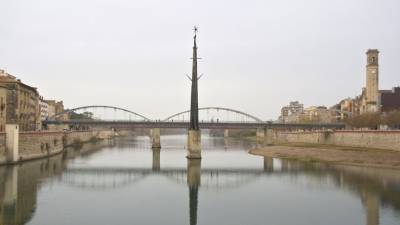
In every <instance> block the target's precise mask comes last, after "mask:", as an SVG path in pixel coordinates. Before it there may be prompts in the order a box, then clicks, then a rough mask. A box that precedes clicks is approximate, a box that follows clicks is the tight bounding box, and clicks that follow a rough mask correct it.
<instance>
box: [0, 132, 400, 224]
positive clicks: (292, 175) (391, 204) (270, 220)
mask: <svg viewBox="0 0 400 225" xmlns="http://www.w3.org/2000/svg"><path fill="white" fill-rule="evenodd" d="M161 140H162V146H163V148H162V149H161V150H152V149H151V146H150V142H149V138H147V137H132V138H123V139H118V140H114V141H103V142H98V143H95V144H94V143H92V144H86V145H84V146H82V147H80V148H76V149H69V150H68V151H66V152H65V153H64V154H61V155H57V156H54V157H51V158H49V159H44V160H36V161H31V162H26V163H23V164H21V165H17V166H8V167H0V210H1V211H0V225H3V224H6V225H9V224H10V225H11V224H29V225H63V224H65V225H71V224H74V225H78V224H81V225H90V224H95V225H119V224H121V225H125V224H126V225H128V224H171V225H183V224H185V225H188V224H190V225H192V224H199V225H205V224H218V225H224V224H226V225H236V224H237V225H243V224H248V225H252V224H260V225H261V224H271V225H289V224H294V225H312V224H316V225H359V224H360V225H361V224H362V225H377V224H388V225H389V224H390V225H391V224H393V225H398V224H400V177H399V176H400V175H399V172H398V171H394V170H382V169H371V168H363V167H348V166H334V165H325V164H320V163H302V162H298V161H295V160H280V159H271V158H264V157H260V156H254V155H249V154H248V153H247V151H248V149H250V148H252V147H255V143H252V142H250V141H244V140H235V139H223V138H213V137H203V143H202V147H203V149H202V156H203V158H202V160H201V161H199V160H191V161H188V160H187V159H186V158H185V155H186V150H185V149H184V147H185V141H186V139H185V136H183V135H182V136H180V135H174V136H162V139H161Z"/></svg>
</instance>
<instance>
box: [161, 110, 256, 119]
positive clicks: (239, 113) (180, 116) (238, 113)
mask: <svg viewBox="0 0 400 225" xmlns="http://www.w3.org/2000/svg"><path fill="white" fill-rule="evenodd" d="M209 110H216V111H217V112H219V111H223V112H226V113H234V114H236V115H234V116H236V119H238V116H241V117H242V121H252V122H263V120H262V119H260V118H258V117H256V116H253V115H250V114H248V113H245V112H242V111H239V110H236V109H230V108H224V107H202V108H199V113H201V112H207V114H208V112H209ZM189 113H190V110H186V111H183V112H179V113H176V114H173V115H171V116H169V117H167V118H166V119H164V120H163V121H164V122H167V121H172V122H173V121H186V120H185V117H184V115H185V114H189ZM228 116H229V115H228ZM175 118H176V119H175ZM186 118H187V119H188V118H189V116H187V117H186ZM234 118H235V117H234ZM216 119H217V120H216V121H219V120H218V119H219V118H216ZM246 119H250V120H246ZM207 121H213V119H211V120H207ZM221 121H226V120H221ZM228 121H229V119H228ZM234 121H236V120H234Z"/></svg>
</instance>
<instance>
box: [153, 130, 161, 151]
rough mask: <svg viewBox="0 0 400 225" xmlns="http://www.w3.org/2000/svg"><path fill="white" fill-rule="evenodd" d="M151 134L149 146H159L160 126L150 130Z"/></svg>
mask: <svg viewBox="0 0 400 225" xmlns="http://www.w3.org/2000/svg"><path fill="white" fill-rule="evenodd" d="M150 135H151V147H152V148H161V139H160V136H161V130H160V128H153V129H151V131H150Z"/></svg>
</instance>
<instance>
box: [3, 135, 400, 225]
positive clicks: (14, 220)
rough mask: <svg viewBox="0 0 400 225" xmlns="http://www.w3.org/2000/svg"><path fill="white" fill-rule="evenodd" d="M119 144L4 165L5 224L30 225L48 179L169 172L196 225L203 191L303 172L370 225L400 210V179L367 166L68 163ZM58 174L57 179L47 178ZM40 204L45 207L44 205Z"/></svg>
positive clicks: (102, 180) (118, 182)
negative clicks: (358, 210)
mask: <svg viewBox="0 0 400 225" xmlns="http://www.w3.org/2000/svg"><path fill="white" fill-rule="evenodd" d="M113 144H114V143H110V142H107V143H98V144H96V145H91V146H84V147H83V149H80V150H76V149H72V150H70V151H68V152H67V153H66V154H63V155H57V156H54V157H52V158H49V159H45V160H38V161H32V162H27V163H24V164H21V165H16V166H8V167H0V194H1V195H0V224H7V225H8V224H18V225H19V224H21V225H22V224H25V223H27V222H28V221H29V220H30V219H31V218H32V217H33V216H34V214H35V211H36V208H37V206H36V204H37V193H38V191H39V189H40V187H41V184H42V182H52V181H53V180H55V181H57V182H62V183H64V184H65V185H68V186H71V187H74V188H80V189H89V190H90V189H115V188H121V187H124V186H132V185H135V184H137V183H139V182H141V181H142V180H143V179H144V178H145V177H147V176H152V175H163V176H165V177H167V178H170V180H171V181H174V182H177V183H179V184H182V185H187V187H188V192H189V193H188V195H189V209H188V211H189V215H190V224H191V225H194V224H197V220H198V219H197V213H198V204H199V202H198V198H199V197H198V195H199V192H200V191H201V190H203V189H214V188H216V189H218V190H225V189H227V188H237V187H239V186H241V185H248V184H249V183H251V182H252V181H254V182H255V181H256V180H257V179H259V178H261V177H268V176H269V177H276V176H283V177H287V178H289V180H290V182H294V183H301V182H304V180H303V179H301V177H302V176H307V177H309V178H313V179H312V180H313V185H321V186H323V185H326V182H327V180H329V181H330V182H333V183H334V185H335V186H337V187H339V188H341V189H345V190H347V191H350V192H351V193H354V194H356V195H357V196H359V198H360V202H361V203H362V204H363V205H364V208H365V215H366V217H365V221H366V224H367V225H378V224H379V209H380V205H387V206H390V207H392V208H393V209H394V210H395V211H396V212H399V211H400V195H399V179H398V178H399V177H398V175H394V176H387V172H386V171H384V174H386V175H384V176H381V175H380V174H379V170H376V169H367V168H361V167H348V166H332V165H330V166H329V165H325V164H318V163H304V162H298V161H293V160H284V159H282V160H277V159H272V158H267V157H265V158H264V160H263V166H262V167H260V169H251V168H250V169H246V168H235V167H232V168H210V167H206V168H203V169H202V166H201V161H200V160H188V161H187V168H171V167H168V168H165V169H164V168H163V167H162V165H160V159H161V155H162V151H160V150H159V149H156V150H153V152H152V166H151V167H149V168H123V167H121V168H110V167H108V168H100V167H99V168H95V167H71V168H69V167H67V161H68V160H69V159H72V158H75V157H77V156H79V157H85V156H87V155H90V154H91V153H92V152H95V151H96V150H98V149H100V148H102V147H104V146H109V145H113ZM47 178H56V179H47ZM39 207H40V206H39Z"/></svg>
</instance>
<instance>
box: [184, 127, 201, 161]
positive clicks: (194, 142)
mask: <svg viewBox="0 0 400 225" xmlns="http://www.w3.org/2000/svg"><path fill="white" fill-rule="evenodd" d="M187 149H188V154H187V156H186V157H187V158H188V159H201V131H200V130H189V131H188V139H187Z"/></svg>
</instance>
